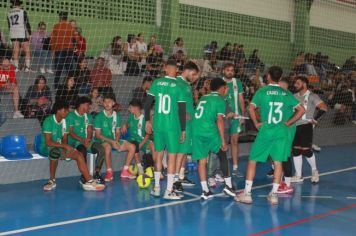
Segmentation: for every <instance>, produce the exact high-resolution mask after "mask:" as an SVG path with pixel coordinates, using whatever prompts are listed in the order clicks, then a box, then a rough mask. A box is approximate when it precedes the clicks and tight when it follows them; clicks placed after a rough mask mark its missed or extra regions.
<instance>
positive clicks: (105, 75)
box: [90, 57, 114, 96]
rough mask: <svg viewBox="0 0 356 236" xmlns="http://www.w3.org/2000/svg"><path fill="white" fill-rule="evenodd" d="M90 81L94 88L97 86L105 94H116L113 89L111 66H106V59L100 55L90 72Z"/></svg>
mask: <svg viewBox="0 0 356 236" xmlns="http://www.w3.org/2000/svg"><path fill="white" fill-rule="evenodd" d="M90 81H91V84H92V88H97V89H98V91H99V93H100V94H101V95H103V96H105V95H106V94H114V91H113V89H112V87H111V86H112V74H111V71H110V69H109V68H107V67H105V59H104V58H102V57H99V58H98V59H96V62H95V65H94V68H93V69H92V71H91V72H90Z"/></svg>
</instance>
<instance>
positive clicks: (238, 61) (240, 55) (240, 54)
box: [234, 44, 246, 68]
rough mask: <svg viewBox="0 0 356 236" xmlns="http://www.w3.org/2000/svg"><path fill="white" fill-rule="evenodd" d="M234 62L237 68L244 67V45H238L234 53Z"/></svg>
mask: <svg viewBox="0 0 356 236" xmlns="http://www.w3.org/2000/svg"><path fill="white" fill-rule="evenodd" d="M234 62H235V65H236V67H237V68H241V67H244V66H245V62H246V55H245V51H244V45H242V44H239V45H238V47H237V50H236V53H235V57H234Z"/></svg>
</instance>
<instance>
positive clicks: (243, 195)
mask: <svg viewBox="0 0 356 236" xmlns="http://www.w3.org/2000/svg"><path fill="white" fill-rule="evenodd" d="M234 199H235V201H237V202H241V203H244V204H252V196H251V193H248V192H246V191H245V190H243V191H241V192H240V193H239V194H238V195H236V197H235V198H234Z"/></svg>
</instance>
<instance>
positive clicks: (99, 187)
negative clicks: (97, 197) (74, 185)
mask: <svg viewBox="0 0 356 236" xmlns="http://www.w3.org/2000/svg"><path fill="white" fill-rule="evenodd" d="M82 188H83V189H84V190H85V191H103V190H104V189H105V185H104V184H99V183H97V182H95V181H94V180H89V181H88V182H86V183H85V184H82Z"/></svg>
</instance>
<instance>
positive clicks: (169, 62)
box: [166, 59, 177, 66]
mask: <svg viewBox="0 0 356 236" xmlns="http://www.w3.org/2000/svg"><path fill="white" fill-rule="evenodd" d="M166 65H167V66H177V62H176V60H174V59H168V61H167V63H166Z"/></svg>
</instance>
